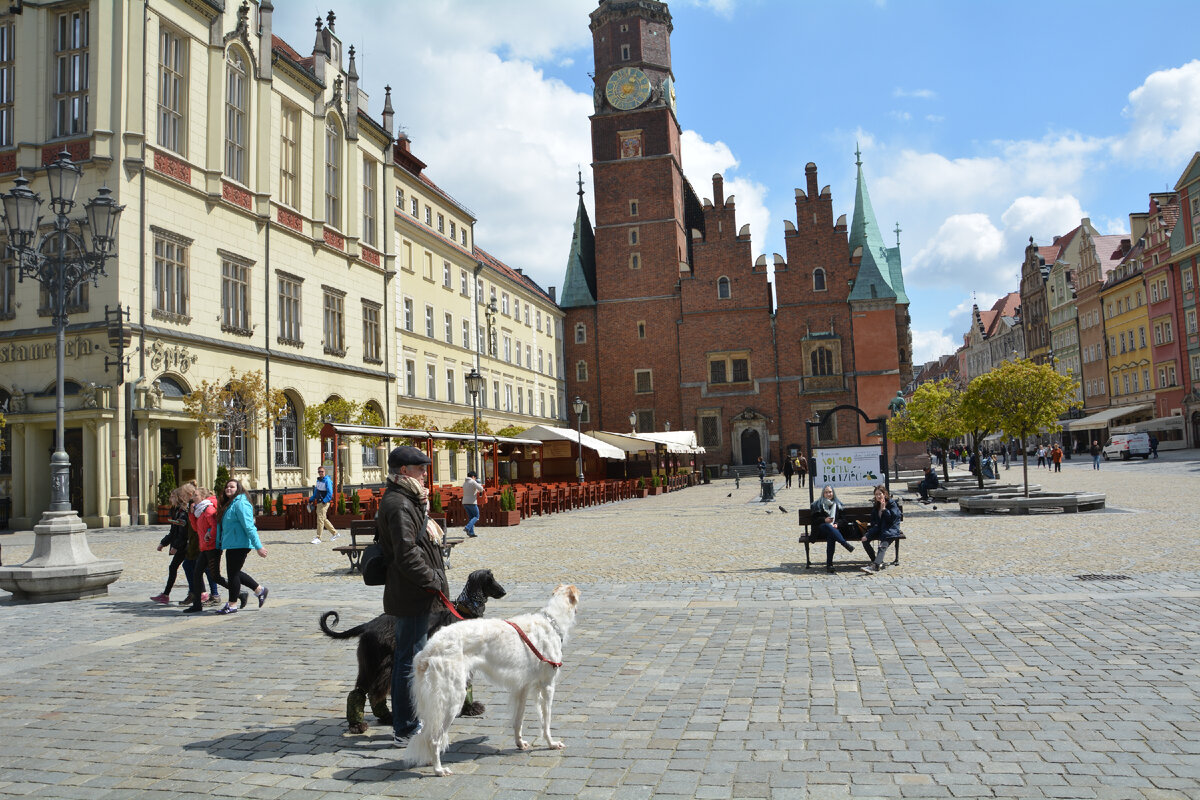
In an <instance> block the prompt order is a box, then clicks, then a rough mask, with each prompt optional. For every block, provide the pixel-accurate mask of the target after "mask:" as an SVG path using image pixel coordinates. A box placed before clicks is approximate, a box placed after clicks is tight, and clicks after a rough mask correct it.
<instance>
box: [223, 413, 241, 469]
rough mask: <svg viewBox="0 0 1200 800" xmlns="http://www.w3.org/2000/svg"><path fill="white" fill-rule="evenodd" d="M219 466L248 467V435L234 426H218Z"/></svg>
mask: <svg viewBox="0 0 1200 800" xmlns="http://www.w3.org/2000/svg"><path fill="white" fill-rule="evenodd" d="M217 465H218V466H224V467H244V466H246V433H245V431H243V430H241V429H240V428H235V427H234V426H232V425H228V424H224V423H222V424H220V425H218V426H217Z"/></svg>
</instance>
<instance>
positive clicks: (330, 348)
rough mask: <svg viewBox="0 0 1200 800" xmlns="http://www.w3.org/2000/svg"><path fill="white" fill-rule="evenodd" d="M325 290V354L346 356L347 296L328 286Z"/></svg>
mask: <svg viewBox="0 0 1200 800" xmlns="http://www.w3.org/2000/svg"><path fill="white" fill-rule="evenodd" d="M323 288H324V289H325V303H324V308H325V314H324V332H325V352H326V353H327V354H329V355H331V356H344V355H346V311H345V298H346V294H345V292H342V291H340V290H337V289H332V288H330V287H328V286H325V287H323Z"/></svg>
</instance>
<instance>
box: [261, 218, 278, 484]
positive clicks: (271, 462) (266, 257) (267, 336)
mask: <svg viewBox="0 0 1200 800" xmlns="http://www.w3.org/2000/svg"><path fill="white" fill-rule="evenodd" d="M265 228H266V235H265V236H264V242H263V261H264V269H263V277H264V278H265V283H266V291H264V292H263V306H264V307H265V309H264V313H263V328H265V330H264V332H263V349H264V350H266V355H265V356H263V361H264V362H265V363H264V367H263V369H264V370H265V372H266V377H265V381H266V387H267V397H270V396H271V206H270V204H268V205H267V223H266V226H265ZM274 433H275V432H274V431H272V430H271V429H269V428H268V429H267V492H268V494H270V493H272V489H273V488H274V486H273V481H272V479H273V478H274V476H275V459H274V457H273V455H272V452H271V445H272V444H274Z"/></svg>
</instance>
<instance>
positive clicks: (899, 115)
mask: <svg viewBox="0 0 1200 800" xmlns="http://www.w3.org/2000/svg"><path fill="white" fill-rule="evenodd" d="M888 115H889V116H890V117H891V118H892V119H895V120H899V121H900V122H908V121H909V120H910V119H912V114H910V113H909V112H907V111H889V112H888Z"/></svg>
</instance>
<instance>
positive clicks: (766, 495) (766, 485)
mask: <svg viewBox="0 0 1200 800" xmlns="http://www.w3.org/2000/svg"><path fill="white" fill-rule="evenodd" d="M774 499H775V481H762V501H763V502H764V503H768V502H770V501H772V500H774Z"/></svg>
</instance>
